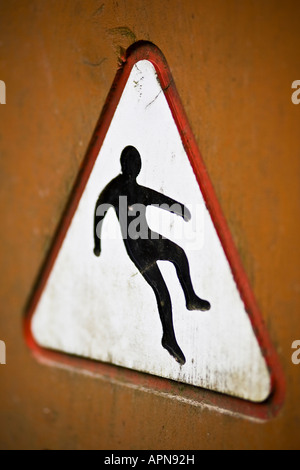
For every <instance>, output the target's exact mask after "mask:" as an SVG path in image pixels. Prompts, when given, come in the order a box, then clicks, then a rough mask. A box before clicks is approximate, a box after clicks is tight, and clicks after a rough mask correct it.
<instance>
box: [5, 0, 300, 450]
mask: <svg viewBox="0 0 300 470" xmlns="http://www.w3.org/2000/svg"><path fill="white" fill-rule="evenodd" d="M299 16H300V4H299V2H298V1H297V0H295V1H293V0H263V1H261V0H243V1H241V0H226V1H225V0H165V1H164V2H162V1H161V0H151V1H148V0H118V1H114V0H109V1H107V0H10V1H4V0H0V79H1V80H4V81H5V82H6V86H7V104H6V105H1V106H0V194H1V200H0V208H1V230H0V260H1V280H0V306H1V316H0V339H1V340H4V341H5V342H6V346H7V365H1V366H0V448H2V449H8V448H25V449H29V448H34V449H44V448H49V449H69V448H74V449H89V448H104V449H117V448H122V449H132V448H134V449H139V448H140V449H144V448H147V449H163V448H175V449H183V448H187V449H194V448H195V449H207V448H220V449H221V448H226V449H230V448H299V447H300V436H299V425H300V405H299V399H300V397H299V395H300V380H299V379H300V365H299V366H296V365H293V364H292V362H291V354H292V351H291V344H292V341H293V340H295V339H300V321H299V307H300V305H299V293H300V276H299V274H300V273H299V255H300V251H299V250H300V249H299V242H298V241H299V228H300V223H299V209H300V207H299V202H300V184H299V178H300V158H299V157H300V135H299V123H300V105H299V106H295V105H293V104H292V102H291V94H292V91H291V84H292V82H293V81H294V80H296V79H300V60H299V59H300V57H299V55H300V54H299V51H300V30H299ZM140 39H146V40H150V41H152V42H153V43H155V44H156V45H157V46H158V47H159V48H160V49H161V50H162V52H163V53H164V55H165V56H166V59H167V61H168V63H169V66H170V68H171V72H172V74H173V77H174V79H175V82H176V85H177V88H178V91H179V94H180V96H181V99H182V102H183V105H184V107H185V110H186V113H187V115H188V118H189V120H190V124H191V127H192V129H193V132H194V134H195V137H196V140H197V142H198V145H199V148H200V151H201V153H202V155H203V159H204V162H205V164H206V166H207V168H208V171H209V174H210V177H211V179H212V182H213V185H214V187H215V190H216V193H217V196H218V198H219V200H220V203H221V206H222V208H223V211H224V213H225V216H226V218H227V221H228V224H229V227H230V229H231V231H232V233H233V237H234V240H235V243H236V245H237V247H238V250H239V252H240V255H241V258H242V261H243V263H244V266H245V270H246V273H247V274H248V276H249V279H250V282H251V285H252V287H253V290H254V293H255V296H256V298H257V301H258V304H259V306H260V309H261V311H262V314H263V317H264V320H265V323H266V325H267V327H268V330H269V333H270V337H271V339H272V341H273V343H274V345H275V348H276V350H277V352H278V354H279V357H280V361H281V364H282V366H283V369H284V373H285V377H286V384H287V385H286V386H287V394H286V400H285V404H284V406H283V408H282V409H281V411H280V413H279V415H278V416H277V417H276V418H275V419H272V420H270V421H268V422H266V423H255V422H252V421H250V420H249V419H245V418H242V417H239V416H237V417H234V416H230V415H227V414H222V413H220V412H219V411H218V410H217V409H215V410H211V409H207V408H201V407H196V406H195V407H194V406H192V405H191V404H188V403H181V402H180V401H178V400H174V399H172V398H170V397H169V398H168V397H164V396H161V395H158V394H154V393H151V391H150V392H147V393H146V392H145V391H143V390H139V389H132V388H128V387H127V386H126V384H118V383H114V382H112V381H110V380H108V379H104V378H99V377H98V378H93V377H91V376H88V375H83V374H82V373H81V372H80V371H76V370H74V371H72V370H62V369H59V368H56V367H48V366H45V365H41V364H39V363H38V362H37V361H36V360H35V359H34V358H33V357H32V355H31V353H30V351H29V350H28V348H27V346H26V345H25V342H24V339H23V332H22V316H23V314H24V309H25V305H26V302H27V300H28V298H29V296H30V294H31V292H32V289H33V286H34V282H35V279H36V276H37V273H38V272H39V269H40V267H41V265H42V262H43V260H44V258H45V255H46V253H47V250H48V249H49V245H50V242H51V239H52V237H53V234H54V232H55V228H56V226H57V224H58V221H59V219H60V217H61V215H62V211H63V208H64V206H65V204H66V201H67V199H68V195H69V193H70V190H71V188H72V184H73V182H74V179H75V177H76V175H77V172H78V170H79V167H80V164H81V162H82V160H83V157H84V155H85V152H86V149H87V146H88V142H89V139H90V137H91V135H92V132H93V129H94V127H95V124H96V121H97V118H98V116H99V114H100V111H101V109H102V106H103V104H104V101H105V98H106V95H107V93H108V91H109V88H110V86H111V83H112V80H113V78H114V75H115V73H116V69H117V64H118V58H119V55H120V50H121V48H127V47H128V46H129V45H130V44H132V43H133V42H135V41H136V40H140Z"/></svg>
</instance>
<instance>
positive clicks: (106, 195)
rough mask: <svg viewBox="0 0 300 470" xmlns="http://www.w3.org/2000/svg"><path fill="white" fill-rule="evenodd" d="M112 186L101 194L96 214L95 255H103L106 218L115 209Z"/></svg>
mask: <svg viewBox="0 0 300 470" xmlns="http://www.w3.org/2000/svg"><path fill="white" fill-rule="evenodd" d="M110 189H111V188H110V185H108V186H107V187H106V188H105V189H104V190H103V191H102V193H101V194H100V196H99V198H98V200H97V203H96V207H95V212H94V243H95V246H94V254H95V255H96V256H100V254H101V232H102V225H103V220H104V217H105V216H106V214H107V212H108V210H109V209H110V208H111V207H114V204H113V200H112V194H111V191H110Z"/></svg>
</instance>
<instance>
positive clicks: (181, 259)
mask: <svg viewBox="0 0 300 470" xmlns="http://www.w3.org/2000/svg"><path fill="white" fill-rule="evenodd" d="M121 168H122V173H121V174H120V175H118V176H117V177H116V178H115V179H113V180H112V181H111V182H110V183H109V184H108V185H107V186H106V188H105V189H104V190H103V191H102V192H101V194H100V196H99V198H98V201H97V203H96V209H95V217H94V241H95V248H94V254H95V255H96V256H100V253H101V228H102V223H103V219H104V217H105V215H106V213H107V211H108V209H109V208H110V207H113V208H114V209H115V211H116V214H117V217H118V220H119V223H120V226H121V232H122V237H123V240H124V244H125V247H126V251H127V253H128V256H129V258H130V259H131V260H132V262H133V263H134V264H135V266H136V267H137V269H138V270H139V271H140V273H141V274H142V276H143V277H144V278H145V280H146V281H147V282H148V284H149V285H150V286H151V287H152V289H153V291H154V293H155V296H156V300H157V306H158V310H159V315H160V320H161V324H162V328H163V337H162V346H163V347H164V348H165V349H166V350H167V351H168V352H169V353H170V354H171V355H172V356H173V357H174V358H175V359H176V361H177V362H179V363H180V364H182V365H183V364H184V363H185V362H186V360H185V356H184V354H183V352H182V350H181V349H180V347H179V345H178V343H177V340H176V336H175V332H174V326H173V315H172V303H171V298H170V294H169V291H168V288H167V285H166V283H165V281H164V278H163V276H162V274H161V271H160V269H159V267H158V265H157V261H170V262H171V263H173V264H174V266H175V268H176V272H177V276H178V279H179V281H180V284H181V287H182V289H183V292H184V295H185V299H186V306H187V309H188V310H201V311H207V310H209V309H210V303H209V302H207V301H206V300H202V299H200V298H199V297H198V296H197V295H196V293H195V291H194V288H193V285H192V281H191V276H190V269H189V263H188V259H187V256H186V254H185V252H184V250H183V249H182V248H181V247H180V246H178V245H176V244H175V243H173V242H172V241H170V240H168V239H167V238H165V237H163V236H162V235H160V234H158V233H155V232H153V231H152V230H151V229H150V228H149V226H148V224H147V220H146V208H147V206H149V205H155V206H158V207H160V208H161V209H164V210H168V211H169V212H172V213H174V214H177V215H179V216H181V217H182V218H183V219H184V220H185V221H189V220H190V219H191V214H190V212H189V210H188V209H187V208H186V207H185V206H184V205H183V204H181V203H179V202H177V201H174V200H173V199H171V198H169V197H167V196H165V195H164V194H161V193H158V192H157V191H154V190H153V189H150V188H146V187H144V186H141V185H139V184H138V183H137V181H136V179H137V177H138V175H139V173H140V171H141V168H142V161H141V156H140V154H139V152H138V150H137V149H136V148H135V147H132V146H128V147H126V148H124V150H123V151H122V154H121ZM120 200H122V202H120ZM124 201H126V204H124ZM137 219H138V224H137ZM132 222H133V224H132ZM133 226H134V227H136V228H137V227H138V226H139V228H140V230H139V232H137V230H136V231H132V230H130V227H131V228H132V227H133ZM131 232H132V233H131Z"/></svg>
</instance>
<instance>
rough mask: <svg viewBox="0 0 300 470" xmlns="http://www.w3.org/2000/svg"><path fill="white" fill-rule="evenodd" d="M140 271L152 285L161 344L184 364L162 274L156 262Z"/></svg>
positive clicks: (169, 299)
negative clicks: (160, 325) (161, 329)
mask: <svg viewBox="0 0 300 470" xmlns="http://www.w3.org/2000/svg"><path fill="white" fill-rule="evenodd" d="M140 271H141V274H142V275H143V276H144V278H145V279H146V281H147V282H148V284H149V285H150V286H151V287H152V289H153V291H154V293H155V296H156V300H157V306H158V310H159V316H160V320H161V324H162V328H163V337H162V342H161V343H162V346H163V347H164V348H165V349H166V350H167V351H168V352H169V353H170V354H171V355H172V356H173V357H174V358H175V359H176V361H177V362H179V364H182V365H183V364H185V357H184V354H183V352H182V351H181V349H180V347H179V346H178V343H177V340H176V337H175V332H174V326H173V315H172V303H171V298H170V294H169V291H168V288H167V286H166V283H165V281H164V279H163V277H162V274H161V272H160V270H159V268H158V266H157V264H156V263H154V264H153V265H151V266H149V267H147V268H145V269H140Z"/></svg>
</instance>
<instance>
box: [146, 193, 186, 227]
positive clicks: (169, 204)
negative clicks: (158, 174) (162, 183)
mask: <svg viewBox="0 0 300 470" xmlns="http://www.w3.org/2000/svg"><path fill="white" fill-rule="evenodd" d="M142 190H143V191H144V190H145V192H144V195H145V202H146V203H147V204H148V205H152V206H157V207H159V208H160V209H164V210H166V211H168V212H171V213H172V214H176V215H179V216H180V217H182V218H183V219H184V220H185V221H189V220H191V218H192V216H191V213H190V211H189V209H188V208H187V207H186V206H185V205H184V204H181V203H180V202H178V201H175V199H172V198H170V197H168V196H165V195H164V194H161V193H159V192H157V191H154V190H153V189H149V188H142Z"/></svg>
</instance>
